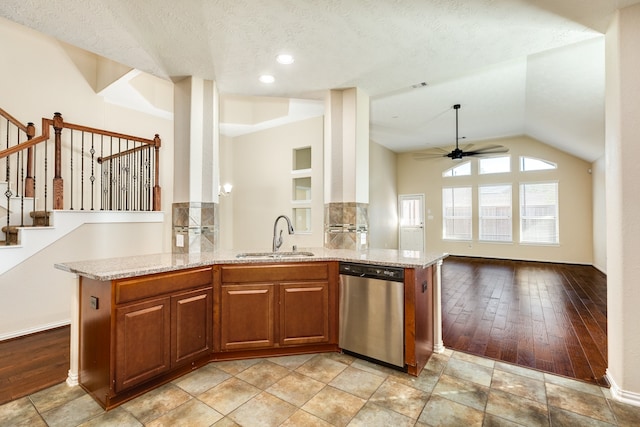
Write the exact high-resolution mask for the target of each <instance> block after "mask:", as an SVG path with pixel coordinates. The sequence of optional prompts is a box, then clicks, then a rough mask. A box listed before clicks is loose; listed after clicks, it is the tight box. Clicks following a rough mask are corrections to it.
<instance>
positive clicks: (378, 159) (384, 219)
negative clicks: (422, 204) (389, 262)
mask: <svg viewBox="0 0 640 427" xmlns="http://www.w3.org/2000/svg"><path fill="white" fill-rule="evenodd" d="M396 162H397V155H396V153H394V152H393V151H391V150H389V149H388V148H385V147H383V146H382V145H379V144H376V143H375V142H373V141H372V142H371V144H370V147H369V247H370V248H372V249H397V248H398V192H397V191H396V188H397V184H398V183H397V177H396V174H397V172H396Z"/></svg>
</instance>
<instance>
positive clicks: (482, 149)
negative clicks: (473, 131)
mask: <svg viewBox="0 0 640 427" xmlns="http://www.w3.org/2000/svg"><path fill="white" fill-rule="evenodd" d="M469 151H472V150H469ZM508 151H509V149H508V148H507V147H505V146H503V145H486V146H484V147H479V148H477V149H475V150H473V152H475V153H487V152H493V153H498V152H501V153H506V152H508Z"/></svg>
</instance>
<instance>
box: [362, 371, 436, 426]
mask: <svg viewBox="0 0 640 427" xmlns="http://www.w3.org/2000/svg"><path fill="white" fill-rule="evenodd" d="M427 400H429V393H426V392H424V391H422V390H418V389H416V388H413V387H409V386H408V385H406V384H403V383H400V382H397V381H395V378H394V377H389V378H387V379H386V380H385V382H384V383H383V384H382V385H381V386H380V387H379V388H378V390H376V392H375V393H374V394H373V396H371V399H369V402H372V403H375V404H376V405H377V406H380V407H383V408H387V409H390V410H392V411H395V412H397V413H399V414H402V415H404V416H407V417H409V418H412V419H414V420H415V419H417V418H418V417H419V416H420V413H421V412H422V409H423V408H424V405H425V404H426V403H427Z"/></svg>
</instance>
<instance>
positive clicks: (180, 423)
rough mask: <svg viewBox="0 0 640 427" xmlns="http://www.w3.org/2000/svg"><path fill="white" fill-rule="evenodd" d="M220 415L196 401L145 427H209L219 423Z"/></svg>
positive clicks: (191, 401)
mask: <svg viewBox="0 0 640 427" xmlns="http://www.w3.org/2000/svg"><path fill="white" fill-rule="evenodd" d="M222 418H223V416H222V414H220V413H219V412H217V411H216V410H214V409H212V408H211V407H209V406H207V405H205V404H204V403H202V402H200V401H199V400H197V399H191V400H190V401H188V402H186V403H184V404H182V405H180V406H178V407H177V408H175V409H173V410H172V411H169V412H167V413H166V414H164V415H163V416H161V417H158V418H156V419H155V420H153V421H151V422H150V423H147V424H146V426H147V427H162V426H171V427H209V426H210V425H211V424H213V423H215V422H217V421H220V420H221V419H222Z"/></svg>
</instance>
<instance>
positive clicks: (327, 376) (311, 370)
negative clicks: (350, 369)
mask: <svg viewBox="0 0 640 427" xmlns="http://www.w3.org/2000/svg"><path fill="white" fill-rule="evenodd" d="M345 369H347V365H346V364H344V363H342V362H337V361H335V360H333V359H332V358H330V357H326V356H324V355H322V354H320V355H316V356H315V357H313V358H311V359H309V360H308V361H307V362H306V363H304V364H303V365H301V366H300V367H299V368H298V369H296V372H298V373H300V374H302V375H306V376H308V377H311V378H313V379H314V380H317V381H320V382H323V383H325V384H328V383H329V382H330V381H331V380H332V379H334V378H335V377H336V376H337V375H338V374H339V373H340V372H342V371H344V370H345Z"/></svg>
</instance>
